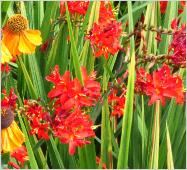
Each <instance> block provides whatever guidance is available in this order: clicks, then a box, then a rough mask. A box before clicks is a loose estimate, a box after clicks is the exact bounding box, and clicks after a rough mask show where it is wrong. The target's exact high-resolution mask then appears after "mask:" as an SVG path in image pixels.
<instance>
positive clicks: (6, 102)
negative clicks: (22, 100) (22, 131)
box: [1, 88, 18, 110]
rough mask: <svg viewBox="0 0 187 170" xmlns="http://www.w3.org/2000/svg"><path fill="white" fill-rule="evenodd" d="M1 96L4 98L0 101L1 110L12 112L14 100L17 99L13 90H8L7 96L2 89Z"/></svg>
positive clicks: (14, 105)
mask: <svg viewBox="0 0 187 170" xmlns="http://www.w3.org/2000/svg"><path fill="white" fill-rule="evenodd" d="M2 94H3V96H4V97H3V99H2V100H1V108H6V109H8V108H11V109H12V110H14V109H15V107H16V100H17V98H18V97H17V96H16V94H15V93H14V89H13V88H11V89H10V93H9V95H7V91H6V90H5V89H3V90H2Z"/></svg>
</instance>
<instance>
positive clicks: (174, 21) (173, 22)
mask: <svg viewBox="0 0 187 170" xmlns="http://www.w3.org/2000/svg"><path fill="white" fill-rule="evenodd" d="M178 25H179V19H177V18H175V19H173V20H172V22H171V28H172V29H173V30H175V31H176V30H177V29H178Z"/></svg>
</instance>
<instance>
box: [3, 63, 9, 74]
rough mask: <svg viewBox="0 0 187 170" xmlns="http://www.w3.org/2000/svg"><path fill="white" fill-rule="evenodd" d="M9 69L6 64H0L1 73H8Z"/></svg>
mask: <svg viewBox="0 0 187 170" xmlns="http://www.w3.org/2000/svg"><path fill="white" fill-rule="evenodd" d="M10 70H11V69H10V67H9V65H8V64H7V63H5V64H1V71H2V72H4V73H9V72H10Z"/></svg>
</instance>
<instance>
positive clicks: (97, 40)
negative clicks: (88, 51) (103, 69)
mask: <svg viewBox="0 0 187 170" xmlns="http://www.w3.org/2000/svg"><path fill="white" fill-rule="evenodd" d="M121 33H122V26H121V23H119V22H117V21H110V22H109V23H103V24H101V23H100V24H96V23H95V24H94V25H93V28H92V30H91V32H90V35H89V36H87V39H89V40H90V42H91V46H92V48H93V51H94V54H95V56H96V57H100V56H102V55H103V56H104V57H105V58H106V59H108V55H109V54H112V55H114V54H115V53H117V52H118V51H119V49H120V41H119V40H120V36H121Z"/></svg>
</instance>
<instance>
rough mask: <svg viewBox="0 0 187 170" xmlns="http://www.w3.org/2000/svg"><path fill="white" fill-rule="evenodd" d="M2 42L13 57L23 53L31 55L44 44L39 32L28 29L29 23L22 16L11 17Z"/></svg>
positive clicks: (4, 29)
mask: <svg viewBox="0 0 187 170" xmlns="http://www.w3.org/2000/svg"><path fill="white" fill-rule="evenodd" d="M2 41H3V42H4V44H5V45H6V47H7V48H8V49H9V51H10V53H11V54H12V55H13V57H16V56H18V55H20V54H21V53H25V54H31V53H33V52H34V51H35V48H36V46H37V45H40V44H41V43H42V38H41V32H40V31H39V30H31V29H28V21H27V19H26V18H25V17H23V16H22V15H20V14H15V15H13V16H12V17H10V18H9V19H8V21H7V23H6V25H5V27H4V28H3V39H2Z"/></svg>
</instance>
